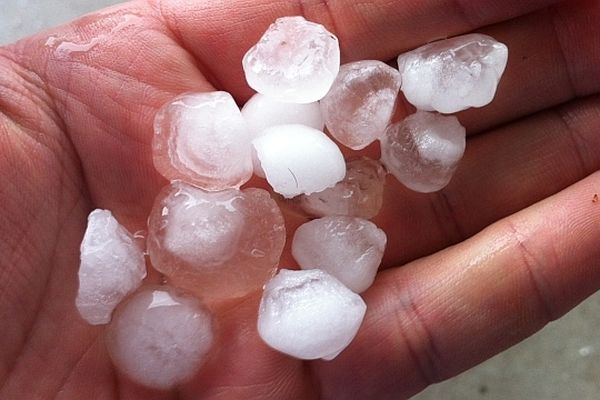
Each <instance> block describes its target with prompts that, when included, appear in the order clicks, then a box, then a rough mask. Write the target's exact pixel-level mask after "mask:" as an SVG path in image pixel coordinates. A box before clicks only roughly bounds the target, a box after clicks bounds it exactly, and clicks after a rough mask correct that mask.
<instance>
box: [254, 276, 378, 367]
mask: <svg viewBox="0 0 600 400" xmlns="http://www.w3.org/2000/svg"><path fill="white" fill-rule="evenodd" d="M366 310H367V306H366V304H365V302H364V301H363V300H362V299H361V297H360V296H359V295H357V294H356V293H354V292H352V291H351V290H350V289H348V288H347V287H345V286H344V285H343V284H342V283H340V282H339V281H338V280H337V279H335V278H334V277H333V276H331V275H329V274H327V273H326V272H323V271H321V270H318V269H313V270H309V271H290V270H285V269H284V270H281V271H279V273H278V274H277V275H276V276H275V277H273V279H271V280H270V281H269V283H267V285H266V286H265V291H264V293H263V297H262V299H261V302H260V308H259V311H258V333H259V335H260V337H261V338H262V339H263V341H264V342H265V343H266V344H268V345H269V346H270V347H272V348H274V349H276V350H278V351H280V352H282V353H285V354H288V355H290V356H292V357H296V358H299V359H303V360H314V359H318V358H323V359H327V360H330V359H332V358H334V357H335V356H337V355H338V354H339V353H340V352H341V351H342V350H344V349H345V348H346V347H347V346H348V345H349V344H350V342H351V341H352V339H354V336H356V333H357V332H358V329H359V328H360V325H361V323H362V320H363V318H364V315H365V312H366Z"/></svg>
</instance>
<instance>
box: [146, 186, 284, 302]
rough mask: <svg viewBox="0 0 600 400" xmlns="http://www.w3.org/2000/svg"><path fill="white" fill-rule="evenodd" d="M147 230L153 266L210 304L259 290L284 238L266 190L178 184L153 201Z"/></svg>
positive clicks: (277, 214)
mask: <svg viewBox="0 0 600 400" xmlns="http://www.w3.org/2000/svg"><path fill="white" fill-rule="evenodd" d="M148 228H149V234H148V252H149V254H150V260H151V261H152V264H153V266H154V267H155V268H156V269H157V270H158V271H160V272H162V273H163V274H165V275H166V276H167V277H168V279H169V282H171V283H173V284H174V285H176V286H179V287H183V288H185V289H187V290H189V291H191V292H193V293H194V294H196V295H198V296H199V297H201V298H203V299H206V300H211V301H212V300H220V299H226V298H234V297H240V296H243V295H245V294H247V293H249V292H251V291H252V290H256V289H258V288H260V287H261V286H263V285H264V283H265V282H266V281H267V280H268V279H269V277H271V276H272V274H273V273H274V270H275V268H276V267H277V264H278V262H279V258H280V257H281V253H282V251H283V245H284V243H285V236H286V233H285V225H284V221H283V216H282V214H281V211H280V210H279V207H278V206H277V204H276V203H275V201H274V200H273V199H272V198H271V196H270V195H269V193H268V192H267V191H265V190H262V189H254V188H250V189H245V190H242V191H240V190H236V189H228V190H224V191H221V192H206V191H203V190H201V189H198V188H195V187H192V186H190V185H187V184H185V183H183V182H178V181H176V182H173V183H172V184H171V185H170V186H168V187H166V188H165V189H163V190H162V192H161V193H160V194H159V195H158V197H157V198H156V201H155V203H154V207H153V208H152V211H151V213H150V218H149V220H148Z"/></svg>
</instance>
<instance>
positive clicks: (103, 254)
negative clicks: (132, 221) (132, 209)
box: [75, 210, 146, 325]
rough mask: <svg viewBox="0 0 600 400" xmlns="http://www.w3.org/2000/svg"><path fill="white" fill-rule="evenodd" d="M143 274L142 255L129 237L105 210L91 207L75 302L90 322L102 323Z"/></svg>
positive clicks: (82, 249) (104, 322)
mask: <svg viewBox="0 0 600 400" xmlns="http://www.w3.org/2000/svg"><path fill="white" fill-rule="evenodd" d="M145 276H146V264H145V262H144V254H143V252H142V250H141V249H140V248H139V247H138V245H137V244H136V242H135V239H134V238H133V236H132V235H131V234H130V233H129V232H128V231H127V230H126V229H125V228H124V227H122V226H121V225H120V224H119V223H118V222H117V220H116V219H115V218H114V217H113V215H112V213H111V212H110V211H107V210H94V211H92V212H91V213H90V215H89V217H88V226H87V229H86V231H85V235H84V237H83V241H82V242H81V265H80V267H79V290H78V291H77V298H76V300H75V304H76V306H77V309H78V310H79V313H80V314H81V316H82V317H83V319H85V320H86V321H87V322H89V323H90V324H92V325H101V324H106V323H108V322H109V321H110V316H111V314H112V312H113V310H114V308H115V307H116V306H117V304H119V302H121V300H123V299H124V298H125V297H126V296H127V295H129V294H130V293H132V292H133V291H134V290H135V289H137V288H138V287H139V286H140V284H141V283H142V280H143V279H144V277H145Z"/></svg>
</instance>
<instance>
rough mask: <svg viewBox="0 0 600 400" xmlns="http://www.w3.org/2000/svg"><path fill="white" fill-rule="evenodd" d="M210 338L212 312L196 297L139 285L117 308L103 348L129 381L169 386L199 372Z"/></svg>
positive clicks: (168, 289) (157, 386)
mask: <svg viewBox="0 0 600 400" xmlns="http://www.w3.org/2000/svg"><path fill="white" fill-rule="evenodd" d="M213 336H214V334H213V326H212V318H211V315H210V314H209V313H208V312H207V311H205V310H204V309H203V308H202V307H201V305H200V304H199V302H198V301H197V300H196V299H195V298H193V297H190V296H186V295H184V294H182V293H179V292H177V291H176V290H174V289H171V288H168V287H166V286H161V287H155V288H148V289H144V290H142V291H140V292H138V293H136V294H135V295H134V296H133V297H132V298H131V299H129V300H128V301H127V302H125V303H124V304H123V305H121V306H119V308H118V309H117V312H116V313H115V317H114V318H113V321H112V322H111V324H110V325H109V329H108V335H107V349H108V352H109V354H110V357H111V359H112V360H113V363H114V364H115V366H116V367H117V369H119V370H120V371H121V372H123V373H124V374H125V375H127V376H128V377H129V378H130V379H132V380H133V381H135V382H137V383H139V384H141V385H144V386H148V387H151V388H156V389H169V388H171V387H173V386H175V385H177V384H180V383H183V382H185V381H187V380H189V379H190V378H192V376H193V375H194V374H195V373H196V372H197V371H198V369H199V368H200V366H201V365H202V364H203V362H204V360H205V359H206V356H207V353H208V352H209V350H210V348H211V346H212V344H213Z"/></svg>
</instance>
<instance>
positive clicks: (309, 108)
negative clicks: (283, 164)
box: [242, 93, 325, 178]
mask: <svg viewBox="0 0 600 400" xmlns="http://www.w3.org/2000/svg"><path fill="white" fill-rule="evenodd" d="M242 115H243V116H244V118H245V119H246V123H247V124H248V128H249V130H250V132H251V134H252V138H253V139H254V138H257V137H258V136H260V135H261V134H262V132H263V131H264V130H265V129H267V128H271V127H273V126H277V125H288V124H299V125H306V126H308V127H311V128H314V129H317V130H320V131H322V130H323V128H324V127H325V123H324V122H323V114H322V113H321V107H320V106H319V103H316V102H315V103H307V104H295V103H283V102H281V101H277V100H273V99H272V98H270V97H267V96H265V95H262V94H260V93H257V94H255V95H254V96H252V98H251V99H250V100H248V102H247V103H246V104H245V105H244V107H243V108H242ZM252 155H253V157H252V163H253V164H254V173H255V174H256V175H258V176H260V177H261V178H264V177H265V173H264V171H263V170H262V168H261V167H260V162H259V161H258V159H257V157H256V152H252Z"/></svg>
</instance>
